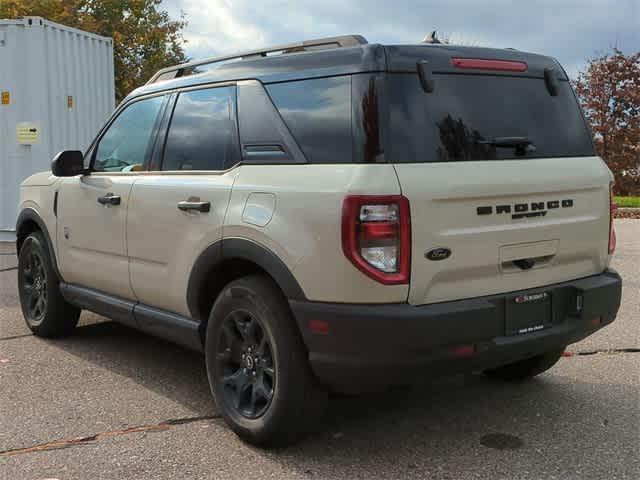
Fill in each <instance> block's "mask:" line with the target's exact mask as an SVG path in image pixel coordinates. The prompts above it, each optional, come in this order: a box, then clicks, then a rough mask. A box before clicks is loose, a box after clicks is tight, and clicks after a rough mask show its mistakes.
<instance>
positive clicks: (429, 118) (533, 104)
mask: <svg viewBox="0 0 640 480" xmlns="http://www.w3.org/2000/svg"><path fill="white" fill-rule="evenodd" d="M434 81H435V87H434V90H433V92H431V93H426V92H425V91H424V90H423V89H422V87H421V85H420V81H419V78H418V75H417V74H390V75H389V78H388V86H389V88H388V95H389V97H390V113H389V126H388V129H389V146H388V147H389V148H388V156H387V158H388V159H390V160H391V161H392V162H397V163H413V162H459V161H472V160H503V159H504V160H507V159H528V158H548V157H569V156H590V155H594V150H593V144H592V141H591V135H590V132H589V130H588V129H587V127H586V124H585V122H584V119H583V116H582V113H581V111H580V108H579V106H578V104H577V101H576V99H575V96H574V94H573V91H572V89H571V86H570V85H569V83H568V82H566V81H560V82H559V91H558V95H557V96H551V95H550V94H549V92H548V90H547V88H546V86H545V83H544V80H543V79H541V78H529V77H518V78H516V77H510V76H491V75H471V74H437V75H434ZM507 137H520V138H521V137H526V138H528V139H530V140H531V142H532V145H533V146H534V147H535V149H528V150H527V151H526V152H525V153H523V152H522V150H520V151H517V150H518V149H516V148H513V147H503V146H498V147H496V146H495V145H492V144H491V141H492V139H496V138H507Z"/></svg>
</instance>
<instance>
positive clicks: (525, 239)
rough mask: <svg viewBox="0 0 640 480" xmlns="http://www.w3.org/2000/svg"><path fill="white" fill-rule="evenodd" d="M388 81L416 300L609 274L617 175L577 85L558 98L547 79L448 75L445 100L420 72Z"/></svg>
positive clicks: (442, 85)
mask: <svg viewBox="0 0 640 480" xmlns="http://www.w3.org/2000/svg"><path fill="white" fill-rule="evenodd" d="M388 80H389V91H390V92H392V93H391V94H390V96H391V104H390V110H391V114H390V117H391V119H392V122H391V123H390V126H389V130H390V137H389V138H390V145H389V148H387V150H386V152H385V153H386V154H387V155H388V156H389V158H391V159H392V161H393V162H394V163H395V164H396V165H395V169H396V172H397V175H398V179H399V180H400V186H401V188H402V192H403V194H404V195H405V196H406V197H407V198H408V199H409V200H410V202H411V231H412V238H413V251H412V255H411V258H412V267H411V287H410V293H409V302H410V303H413V304H424V303H434V302H441V301H448V300H456V299H460V298H468V297H478V296H483V295H492V294H496V293H502V292H510V291H516V290H520V289H526V288H534V287H540V286H544V285H549V284H553V283H560V282H564V281H567V280H572V279H575V278H581V277H586V276H589V275H594V274H597V273H600V272H602V271H603V270H604V269H605V268H606V266H607V262H608V241H609V215H610V207H609V181H610V179H611V174H610V172H609V171H608V169H607V167H606V166H605V164H604V163H603V162H602V160H601V159H599V158H598V157H596V156H594V155H595V153H594V150H593V145H592V143H591V138H590V134H589V131H588V130H587V128H586V126H585V123H584V121H583V118H582V115H581V113H580V109H579V107H578V105H577V103H576V99H575V96H574V94H573V92H572V90H571V86H570V84H569V82H568V80H567V79H566V78H564V79H563V80H558V82H557V83H558V85H557V88H556V89H555V91H553V92H552V91H550V89H549V88H548V87H547V84H546V83H545V79H544V77H543V75H542V74H540V76H539V77H536V76H534V75H533V74H531V75H527V76H522V77H515V76H511V75H504V74H500V73H492V74H488V73H484V74H482V75H479V74H467V73H464V74H460V73H457V74H455V75H454V74H440V73H439V74H434V81H435V82H436V85H437V87H436V88H434V90H433V92H425V90H424V89H423V88H422V85H421V83H420V80H419V78H418V75H417V74H415V75H412V74H397V75H393V76H389V78H388ZM439 252H446V256H438V253H439ZM440 255H442V254H441V253H440Z"/></svg>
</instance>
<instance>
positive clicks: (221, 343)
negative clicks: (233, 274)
mask: <svg viewBox="0 0 640 480" xmlns="http://www.w3.org/2000/svg"><path fill="white" fill-rule="evenodd" d="M205 353H206V361H207V374H208V377H209V384H210V386H211V390H212V392H213V395H214V397H215V401H216V404H217V406H218V408H219V409H220V411H221V413H222V416H223V417H224V419H225V420H226V422H227V423H228V424H229V426H230V427H231V429H232V430H233V431H234V432H235V433H236V434H237V435H238V436H239V437H240V438H242V439H243V440H244V441H246V442H248V443H251V444H254V445H258V446H262V447H282V446H286V445H290V444H292V443H295V442H296V441H298V440H301V439H302V438H303V437H304V436H305V435H307V434H308V433H310V431H311V430H312V429H313V428H314V427H315V426H316V425H318V423H319V420H320V417H321V415H322V413H323V412H324V408H325V405H326V400H327V393H326V391H324V390H323V389H322V388H321V387H320V386H319V385H318V383H317V381H316V379H315V377H314V376H313V373H312V372H311V367H310V365H309V360H308V356H307V353H306V350H305V348H304V345H303V342H302V339H301V337H300V333H299V332H298V330H297V326H296V324H295V321H294V319H293V317H292V315H291V312H290V310H289V306H288V305H287V303H286V300H285V299H284V297H283V295H282V293H281V292H280V290H279V289H278V288H277V286H276V285H275V284H274V283H273V282H272V281H271V280H270V279H269V278H267V277H264V276H250V277H245V278H241V279H239V280H236V281H233V282H231V283H230V284H229V285H227V286H226V287H225V289H224V290H223V291H222V293H221V294H220V296H219V297H218V299H217V300H216V302H215V304H214V305H213V308H212V311H211V315H210V317H209V323H208V325H207V336H206V345H205Z"/></svg>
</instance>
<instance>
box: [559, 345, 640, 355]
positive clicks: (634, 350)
mask: <svg viewBox="0 0 640 480" xmlns="http://www.w3.org/2000/svg"><path fill="white" fill-rule="evenodd" d="M620 353H640V348H634V347H630V348H603V349H599V350H585V351H582V352H569V351H566V352H564V353H563V354H562V356H563V357H576V356H586V355H596V354H603V355H618V354H620Z"/></svg>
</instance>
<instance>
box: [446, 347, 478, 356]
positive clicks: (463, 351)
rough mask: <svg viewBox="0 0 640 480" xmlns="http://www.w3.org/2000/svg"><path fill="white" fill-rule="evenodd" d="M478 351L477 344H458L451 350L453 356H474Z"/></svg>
mask: <svg viewBox="0 0 640 480" xmlns="http://www.w3.org/2000/svg"><path fill="white" fill-rule="evenodd" d="M475 353H476V346H475V345H458V346H457V347H454V348H453V350H451V356H452V357H455V358H466V357H472V356H473V355H475Z"/></svg>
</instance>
